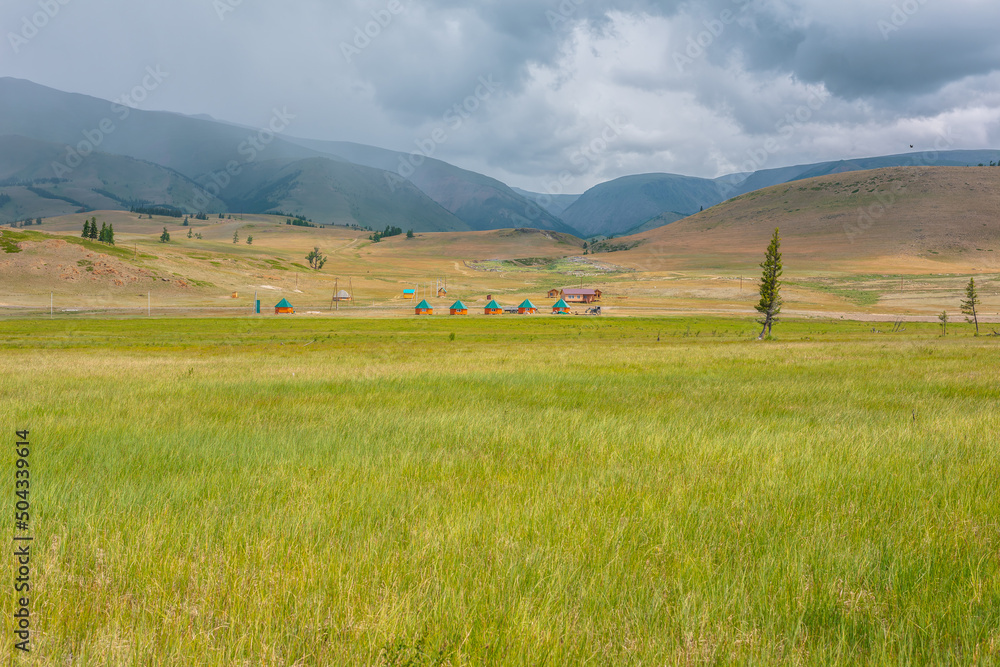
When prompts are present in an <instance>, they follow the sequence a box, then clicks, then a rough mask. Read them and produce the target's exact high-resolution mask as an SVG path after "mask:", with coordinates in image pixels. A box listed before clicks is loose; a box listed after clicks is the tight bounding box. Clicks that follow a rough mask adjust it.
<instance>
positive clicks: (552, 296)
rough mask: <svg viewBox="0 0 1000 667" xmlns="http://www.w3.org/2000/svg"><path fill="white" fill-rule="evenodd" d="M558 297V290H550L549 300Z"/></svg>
mask: <svg viewBox="0 0 1000 667" xmlns="http://www.w3.org/2000/svg"><path fill="white" fill-rule="evenodd" d="M557 296H559V290H557V289H550V290H549V298H550V299H554V298H556V297H557Z"/></svg>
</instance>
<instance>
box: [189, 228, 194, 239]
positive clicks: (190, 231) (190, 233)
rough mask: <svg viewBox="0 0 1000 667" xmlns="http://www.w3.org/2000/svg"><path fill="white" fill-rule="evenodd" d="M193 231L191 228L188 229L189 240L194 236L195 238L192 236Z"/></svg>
mask: <svg viewBox="0 0 1000 667" xmlns="http://www.w3.org/2000/svg"><path fill="white" fill-rule="evenodd" d="M192 231H193V230H192V229H191V228H190V227H188V238H191V237H192V236H194V234H192Z"/></svg>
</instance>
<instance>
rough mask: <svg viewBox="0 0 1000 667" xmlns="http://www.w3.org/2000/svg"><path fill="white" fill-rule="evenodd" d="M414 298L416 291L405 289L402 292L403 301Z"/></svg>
mask: <svg viewBox="0 0 1000 667" xmlns="http://www.w3.org/2000/svg"><path fill="white" fill-rule="evenodd" d="M416 296H417V290H415V289H405V290H403V298H404V299H413V298H416Z"/></svg>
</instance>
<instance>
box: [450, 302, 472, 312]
mask: <svg viewBox="0 0 1000 667" xmlns="http://www.w3.org/2000/svg"><path fill="white" fill-rule="evenodd" d="M449 313H450V314H451V315H468V314H469V309H468V308H466V307H465V304H464V303H462V302H461V301H456V302H455V303H453V304H451V308H450V309H449Z"/></svg>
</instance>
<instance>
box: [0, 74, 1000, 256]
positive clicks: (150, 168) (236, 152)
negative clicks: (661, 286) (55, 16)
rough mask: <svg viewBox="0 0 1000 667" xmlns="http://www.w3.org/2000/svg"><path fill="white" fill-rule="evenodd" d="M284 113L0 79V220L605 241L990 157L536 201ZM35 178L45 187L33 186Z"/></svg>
mask: <svg viewBox="0 0 1000 667" xmlns="http://www.w3.org/2000/svg"><path fill="white" fill-rule="evenodd" d="M294 120H295V119H294V117H293V116H292V115H291V114H289V113H288V112H287V111H285V110H284V109H275V110H274V111H273V115H272V118H271V119H270V121H269V122H268V123H267V124H268V125H270V128H269V129H268V130H267V131H263V132H262V131H260V130H255V129H252V128H248V127H243V126H240V125H236V124H233V123H227V122H221V121H217V120H214V119H212V118H210V117H208V116H185V115H183V114H178V113H170V112H160V111H142V110H138V109H131V108H126V107H123V106H120V105H115V104H112V103H111V102H108V101H106V100H100V99H97V98H94V97H88V96H86V95H77V94H72V93H64V92H60V91H58V90H54V89H51V88H46V87H44V86H40V85H37V84H34V83H31V82H30V81H23V80H19V79H12V78H0V136H3V137H6V139H4V140H3V142H4V143H2V144H0V150H3V151H5V153H4V154H3V155H0V163H2V165H3V170H2V171H0V173H2V174H6V176H2V177H0V179H7V184H6V185H5V186H0V190H2V191H0V195H3V198H0V201H2V202H3V208H0V221H2V220H5V219H6V220H9V219H20V218H27V217H39V216H41V217H46V216H50V215H56V214H59V213H66V212H72V211H75V210H80V209H87V208H119V209H121V208H128V205H127V203H128V202H131V201H133V200H135V201H138V200H142V201H148V202H153V203H160V204H169V205H171V206H177V207H178V208H181V209H183V210H185V211H187V212H190V213H195V212H199V211H204V212H206V213H208V212H216V211H225V210H228V211H230V212H232V211H237V210H242V211H243V212H245V213H255V212H267V211H275V210H283V211H288V212H296V213H302V214H303V215H306V216H307V217H311V218H313V219H314V220H316V221H317V222H338V223H341V222H343V223H348V224H350V223H355V224H361V225H364V226H370V227H372V228H383V227H385V226H387V225H393V226H398V227H401V228H403V229H411V228H412V229H413V230H414V231H437V230H491V229H503V228H536V229H546V230H552V231H558V232H562V233H569V234H574V235H577V236H586V237H591V236H608V235H622V234H629V233H635V232H637V231H641V230H648V229H653V228H655V227H656V226H659V225H663V224H672V223H673V222H675V221H676V220H679V219H682V218H684V217H686V216H689V215H691V214H694V213H697V212H698V211H699V210H701V209H702V208H705V209H707V208H709V207H712V206H714V205H717V204H719V203H720V202H723V201H725V200H728V199H731V198H733V197H737V196H740V195H743V194H746V193H749V192H753V191H756V190H759V189H762V188H765V187H770V186H774V185H779V184H783V183H787V182H790V181H796V180H802V179H807V178H813V177H817V176H824V175H830V174H838V173H845V172H851V171H859V170H868V169H880V168H888V167H896V166H920V165H923V166H970V165H976V164H979V163H984V164H988V163H989V162H991V161H994V162H996V161H1000V151H992V150H981V151H940V152H914V153H910V154H901V155H891V156H883V157H869V158H859V159H852V160H840V161H831V162H821V163H817V164H807V165H796V166H791V167H781V168H777V169H765V170H761V171H757V172H754V173H752V174H730V175H727V176H723V177H721V178H717V179H714V180H710V179H703V178H693V177H688V176H679V175H675V174H638V175H634V176H626V177H624V178H619V179H616V180H614V181H610V182H608V183H602V184H600V185H597V186H595V187H594V188H591V189H590V190H588V191H587V192H585V193H584V194H582V195H579V196H577V195H560V196H556V197H552V198H551V201H550V200H549V199H543V203H545V206H544V207H541V206H539V205H538V204H537V201H538V197H539V195H538V194H537V193H531V192H528V191H524V190H520V191H517V190H514V189H512V188H509V187H507V186H506V185H504V184H503V183H501V182H500V181H498V180H496V179H493V178H490V177H488V176H484V175H482V174H477V173H475V172H471V171H468V170H465V169H460V168H458V167H455V166H454V165H450V164H448V163H446V162H442V161H440V160H435V159H432V158H429V159H426V160H424V162H423V163H422V164H421V165H419V166H417V167H414V168H413V169H412V170H411V169H409V168H408V166H412V165H408V163H407V162H404V161H405V160H407V158H408V154H406V153H401V152H397V151H390V150H384V149H381V148H375V147H372V146H364V145H361V144H354V143H348V142H327V141H314V140H308V139H297V138H293V137H290V136H287V135H286V134H285V131H286V130H287V129H290V128H293V127H294ZM33 142H34V143H33ZM129 159H131V161H128V160H129ZM401 166H402V167H403V168H401ZM43 179H48V182H47V183H44V184H42V183H40V182H41V181H42V180H43ZM52 179H56V180H55V181H53V180H52ZM29 181H30V182H31V184H30V185H27V184H25V183H28V182H29ZM197 185H200V186H201V188H202V191H199V188H198V187H197ZM32 188H34V189H32ZM7 198H9V200H8V199H7Z"/></svg>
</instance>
